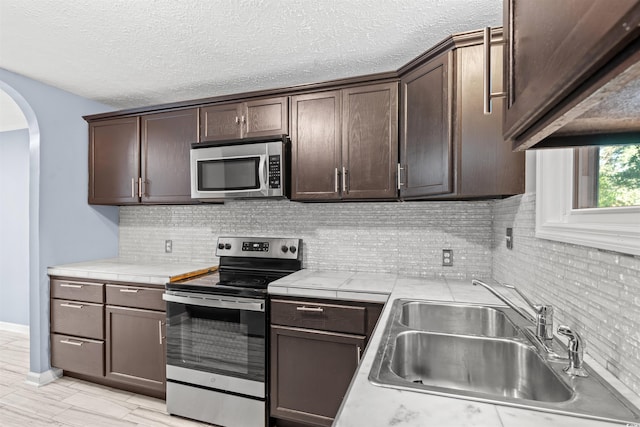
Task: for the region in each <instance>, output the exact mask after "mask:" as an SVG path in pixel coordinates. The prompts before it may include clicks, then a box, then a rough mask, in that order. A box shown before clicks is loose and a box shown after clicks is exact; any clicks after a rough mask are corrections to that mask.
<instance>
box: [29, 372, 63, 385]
mask: <svg viewBox="0 0 640 427" xmlns="http://www.w3.org/2000/svg"><path fill="white" fill-rule="evenodd" d="M61 376H62V369H58V368H51V369H49V370H48V371H44V372H40V373H38V372H29V373H28V374H27V380H26V381H25V382H26V383H27V384H29V385H33V386H36V387H40V386H43V385H46V384H49V383H52V382H54V381H55V380H57V379H58V378H60V377H61Z"/></svg>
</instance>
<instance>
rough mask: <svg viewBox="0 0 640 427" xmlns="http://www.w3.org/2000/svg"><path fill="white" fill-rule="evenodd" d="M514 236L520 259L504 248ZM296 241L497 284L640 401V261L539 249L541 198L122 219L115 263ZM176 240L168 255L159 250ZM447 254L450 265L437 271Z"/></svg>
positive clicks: (335, 257)
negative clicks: (569, 330)
mask: <svg viewBox="0 0 640 427" xmlns="http://www.w3.org/2000/svg"><path fill="white" fill-rule="evenodd" d="M507 227H512V228H513V239H514V240H513V242H514V247H513V250H508V249H507V248H506V245H505V232H506V228H507ZM222 235H243V236H257V237H259V236H285V237H286V236H290V237H299V238H302V239H303V241H304V248H303V262H304V266H305V267H307V268H311V269H321V270H328V271H359V272H365V271H366V272H374V273H392V274H399V275H402V276H412V277H421V278H447V279H451V280H465V281H466V280H470V279H471V278H476V277H477V278H485V279H488V278H494V279H496V280H498V281H500V282H506V283H511V284H514V285H518V286H519V287H520V288H521V289H522V290H523V291H524V292H526V293H527V294H529V295H530V296H531V297H532V299H534V301H536V302H547V303H551V304H553V305H554V307H555V308H556V324H560V323H568V324H569V325H571V326H574V327H576V328H577V329H578V331H579V332H581V333H582V334H583V335H584V337H585V339H586V342H587V352H588V353H589V354H590V355H591V356H592V357H593V358H594V359H595V360H597V361H599V363H601V364H602V365H603V366H606V367H608V369H609V371H611V372H612V373H614V374H615V375H616V376H618V378H620V379H621V380H622V381H623V382H624V383H625V384H626V385H627V386H629V387H630V388H631V389H632V390H634V391H635V392H636V393H637V394H640V257H633V256H628V255H624V254H618V253H614V252H607V251H600V250H597V249H592V248H587V247H582V246H577V245H570V244H564V243H559V242H554V241H550V240H543V239H537V238H536V237H535V195H534V194H526V195H523V196H515V197H511V198H508V199H504V200H497V201H474V202H406V203H322V204H319V203H310V204H304V203H295V202H290V201H287V200H250V201H240V200H237V201H230V202H227V203H225V204H224V205H190V206H127V207H122V208H120V256H121V257H125V258H131V259H141V260H143V259H144V260H151V261H176V262H185V261H193V262H211V261H214V260H215V256H214V254H215V243H216V240H217V238H218V236H222ZM166 239H171V240H173V252H172V253H169V254H167V253H165V252H164V241H165V240H166ZM442 249H453V259H454V265H453V266H452V267H443V266H442Z"/></svg>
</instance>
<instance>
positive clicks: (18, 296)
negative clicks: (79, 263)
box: [0, 129, 29, 325]
mask: <svg viewBox="0 0 640 427" xmlns="http://www.w3.org/2000/svg"><path fill="white" fill-rule="evenodd" d="M0 201H1V204H0V322H8V323H16V324H20V325H28V324H29V131H28V130H27V129H22V130H12V131H7V132H0Z"/></svg>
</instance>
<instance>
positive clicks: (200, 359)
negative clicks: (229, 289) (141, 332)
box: [163, 291, 267, 398]
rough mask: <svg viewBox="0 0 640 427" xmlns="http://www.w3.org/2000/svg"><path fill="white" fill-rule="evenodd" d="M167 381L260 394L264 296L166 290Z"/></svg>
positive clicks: (263, 374) (263, 368)
mask: <svg viewBox="0 0 640 427" xmlns="http://www.w3.org/2000/svg"><path fill="white" fill-rule="evenodd" d="M163 299H164V300H165V301H167V380H168V381H175V382H181V383H185V384H196V385H200V386H203V387H207V388H212V389H218V390H223V391H229V392H235V393H240V394H244V395H248V396H254V397H259V398H262V397H265V392H266V389H265V377H266V335H267V321H266V314H265V300H264V299H252V298H236V297H226V296H218V295H210V294H199V293H195V292H182V291H166V292H165V294H164V295H163Z"/></svg>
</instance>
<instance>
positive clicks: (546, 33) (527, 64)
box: [503, 0, 640, 147]
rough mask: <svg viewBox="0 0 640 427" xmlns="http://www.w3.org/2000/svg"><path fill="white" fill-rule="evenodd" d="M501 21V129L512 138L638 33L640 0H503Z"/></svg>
mask: <svg viewBox="0 0 640 427" xmlns="http://www.w3.org/2000/svg"><path fill="white" fill-rule="evenodd" d="M504 23H505V31H504V34H505V37H506V42H507V44H506V46H507V49H508V50H507V52H508V54H507V55H506V58H505V64H504V65H505V69H506V70H508V72H507V73H506V75H505V78H506V85H507V88H508V94H509V101H508V105H507V110H506V113H505V115H504V123H503V131H504V137H505V139H506V140H513V139H516V138H517V137H518V135H520V134H522V133H523V132H524V131H526V130H527V129H528V128H529V127H530V126H532V125H533V124H535V122H536V121H538V120H539V119H541V117H542V116H543V115H544V114H545V113H547V112H549V111H550V110H551V109H552V108H553V107H554V106H556V105H557V104H558V103H559V102H561V101H562V100H563V99H564V98H566V97H567V96H569V95H570V93H571V92H572V91H573V90H575V89H576V88H577V87H578V86H579V85H580V84H581V83H582V82H584V81H585V80H586V79H587V78H589V77H590V76H592V75H593V74H594V73H595V72H596V71H597V70H598V69H599V68H600V67H602V66H603V65H604V64H606V62H607V61H609V60H610V59H611V58H612V57H613V56H614V55H615V54H616V53H618V52H620V51H621V50H622V49H623V48H624V46H625V45H626V44H628V43H629V42H630V41H631V40H633V39H635V38H636V37H637V31H630V30H629V29H630V28H636V27H637V25H638V24H639V23H640V2H638V1H637V0H617V1H615V2H608V1H599V0H563V1H556V0H539V1H528V0H506V1H505V2H504ZM517 146H518V144H517V143H516V144H514V147H517Z"/></svg>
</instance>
